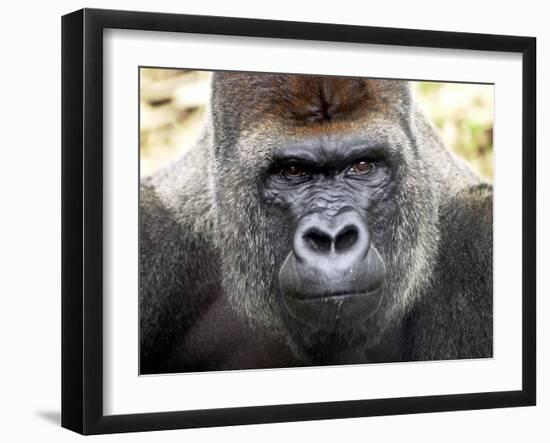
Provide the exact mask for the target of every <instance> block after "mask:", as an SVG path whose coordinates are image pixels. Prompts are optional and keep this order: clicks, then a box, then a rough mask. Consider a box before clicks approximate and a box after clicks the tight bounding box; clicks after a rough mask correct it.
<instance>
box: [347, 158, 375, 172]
mask: <svg viewBox="0 0 550 443" xmlns="http://www.w3.org/2000/svg"><path fill="white" fill-rule="evenodd" d="M372 168H374V162H372V161H369V160H360V161H358V162H355V163H354V164H353V165H352V166H351V170H352V171H353V172H357V173H359V174H361V173H365V172H369V171H371V170H372Z"/></svg>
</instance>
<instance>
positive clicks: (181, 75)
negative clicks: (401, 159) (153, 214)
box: [140, 68, 494, 181]
mask: <svg viewBox="0 0 550 443" xmlns="http://www.w3.org/2000/svg"><path fill="white" fill-rule="evenodd" d="M411 84H412V88H413V92H414V94H415V96H416V99H417V101H418V104H419V105H420V107H421V109H422V110H423V111H424V113H425V114H426V115H427V116H428V118H429V119H430V120H431V121H432V122H433V123H434V124H435V126H436V127H437V128H439V130H440V132H441V135H442V137H443V140H444V141H445V143H446V144H447V146H449V148H450V149H452V150H453V151H454V152H456V153H457V154H458V155H459V156H461V157H462V158H464V159H465V160H466V161H467V162H468V163H469V164H470V165H471V166H472V168H473V169H474V170H476V171H477V172H478V173H479V174H480V175H481V176H483V177H484V178H485V179H487V180H489V181H492V179H493V99H494V97H493V86H492V85H474V84H459V83H440V82H411ZM209 97H210V73H209V72H205V71H186V70H179V69H150V68H143V69H141V70H140V154H141V157H140V159H141V160H140V167H141V175H142V177H143V176H146V175H150V174H152V173H153V172H155V171H156V170H157V169H159V168H160V167H162V166H164V165H166V164H168V163H170V162H171V161H173V160H175V159H176V158H178V157H179V156H180V155H181V154H182V153H183V152H185V150H186V149H188V148H189V147H190V146H191V145H192V144H193V143H195V142H196V140H197V138H198V137H199V135H200V132H201V129H202V122H203V119H204V116H205V109H206V104H207V102H208V99H209Z"/></svg>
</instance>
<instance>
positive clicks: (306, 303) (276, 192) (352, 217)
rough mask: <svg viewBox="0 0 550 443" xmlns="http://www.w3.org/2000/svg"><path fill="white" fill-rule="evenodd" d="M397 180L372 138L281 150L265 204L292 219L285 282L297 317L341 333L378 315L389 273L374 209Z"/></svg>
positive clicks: (281, 277)
mask: <svg viewBox="0 0 550 443" xmlns="http://www.w3.org/2000/svg"><path fill="white" fill-rule="evenodd" d="M390 178H391V170H390V163H389V158H388V155H386V152H385V150H384V148H383V147H381V146H378V145H377V144H373V143H369V142H367V141H365V140H357V141H355V140H353V139H352V140H350V139H349V138H348V139H346V138H345V137H344V138H342V137H337V136H322V137H310V138H308V139H306V140H302V141H300V142H295V143H291V144H289V145H286V146H282V147H280V148H279V149H278V150H277V151H276V152H275V153H274V156H273V160H272V165H271V166H270V168H269V174H268V175H267V178H266V180H265V182H264V185H263V199H264V201H266V202H268V203H269V204H270V205H273V206H274V207H276V209H277V211H278V212H279V214H278V216H279V217H281V218H283V219H285V220H287V226H288V229H289V231H290V237H291V238H292V247H291V250H290V251H289V253H288V255H287V257H286V259H285V261H284V263H283V265H282V266H281V268H280V270H279V273H278V283H279V289H280V291H281V294H282V297H283V301H284V304H285V307H286V309H287V310H288V312H289V313H290V314H291V316H292V317H293V318H294V319H296V320H298V321H299V322H304V323H308V324H310V325H312V326H315V327H317V328H319V327H322V328H324V329H325V330H333V329H337V327H338V323H339V322H340V321H345V322H347V323H348V324H354V323H357V322H358V321H364V320H367V319H368V318H369V317H370V316H371V315H372V314H373V313H374V312H375V311H376V309H377V308H378V306H379V305H380V300H381V296H382V293H383V292H382V286H383V284H384V280H385V274H386V268H385V264H384V261H383V259H382V257H381V256H380V253H379V252H378V250H377V247H376V245H375V244H373V242H372V235H371V230H370V227H369V220H368V219H369V216H368V208H369V206H371V205H373V204H376V203H377V201H376V200H380V197H381V196H383V195H384V193H385V192H386V191H387V185H388V183H389V182H390Z"/></svg>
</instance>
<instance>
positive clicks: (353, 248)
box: [294, 211, 369, 267]
mask: <svg viewBox="0 0 550 443" xmlns="http://www.w3.org/2000/svg"><path fill="white" fill-rule="evenodd" d="M368 249H369V235H368V232H367V229H366V227H365V223H364V221H363V220H362V219H361V217H360V216H359V214H357V213H356V212H352V211H350V212H345V213H341V214H338V215H336V216H334V217H330V218H328V217H324V216H323V215H322V214H313V215H310V216H309V217H306V218H305V219H304V220H302V222H301V223H300V224H299V226H298V228H297V230H296V233H295V236H294V253H295V254H296V257H297V258H298V260H301V261H305V262H311V261H317V262H318V261H319V260H322V261H325V260H327V259H328V261H330V263H331V265H332V266H337V267H339V266H338V264H340V265H343V266H350V265H352V264H353V263H355V262H356V260H359V259H363V258H364V257H365V256H366V255H367V252H368Z"/></svg>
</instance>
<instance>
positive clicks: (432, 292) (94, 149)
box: [62, 9, 536, 434]
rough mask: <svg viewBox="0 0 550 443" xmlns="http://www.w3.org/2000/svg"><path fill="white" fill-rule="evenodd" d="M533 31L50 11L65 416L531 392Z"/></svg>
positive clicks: (191, 413)
mask: <svg viewBox="0 0 550 443" xmlns="http://www.w3.org/2000/svg"><path fill="white" fill-rule="evenodd" d="M535 51H536V41H535V39H534V38H531V37H512V36H497V35H484V34H463V33H451V32H435V31H421V30H408V29H388V28H373V27H358V26H347V25H335V24H317V23H298V22H280V21H268V20H251V19H241V18H227V17H207V16H189V15H176V14H158V13H147V12H124V11H108V10H90V9H85V10H81V11H77V12H74V13H72V14H68V15H66V16H64V17H63V21H62V58H63V63H62V64H63V66H62V77H63V78H62V108H63V111H62V112H63V115H62V119H63V127H62V143H63V146H62V162H63V164H62V171H63V180H62V185H63V195H62V198H63V209H62V220H63V226H62V240H63V245H62V251H63V263H62V269H63V276H62V281H63V293H62V309H63V312H62V335H63V337H62V425H63V426H64V427H66V428H68V429H71V430H74V431H77V432H80V433H83V434H100V433H113V432H129V431H145V430H160V429H177V428H190V427H206V426H226V425H237V424H251V423H269V422H282V421H298V420H316V419H328V418H345V417H359V416H375V415H388V414H409V413H421V412H432V411H452V410H464V409H483V408H497V407H512V406H528V405H534V404H535V400H536V374H535V367H536V355H535V349H536V346H535V329H536V326H535V319H536V318H535V305H536V302H535V297H536V293H535V288H536V284H535V259H536V233H535V232H536V229H535V228H536V222H535V220H536V218H535V202H536V186H535V130H536V127H535V121H536V119H535V110H536V106H535V71H536V70H535V58H536V57H535Z"/></svg>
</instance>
